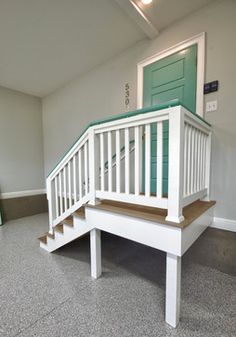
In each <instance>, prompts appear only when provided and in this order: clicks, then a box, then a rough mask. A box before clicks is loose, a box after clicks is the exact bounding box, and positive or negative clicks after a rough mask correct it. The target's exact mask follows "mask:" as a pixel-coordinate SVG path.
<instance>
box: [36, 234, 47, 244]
mask: <svg viewBox="0 0 236 337" xmlns="http://www.w3.org/2000/svg"><path fill="white" fill-rule="evenodd" d="M38 239H39V241H40V242H42V243H44V244H45V245H46V244H47V242H48V241H47V234H45V235H43V236H41V237H40V238H38Z"/></svg>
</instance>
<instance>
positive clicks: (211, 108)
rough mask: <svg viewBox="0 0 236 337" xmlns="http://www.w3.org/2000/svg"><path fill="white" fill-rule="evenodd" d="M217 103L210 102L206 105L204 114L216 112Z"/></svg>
mask: <svg viewBox="0 0 236 337" xmlns="http://www.w3.org/2000/svg"><path fill="white" fill-rule="evenodd" d="M216 110H217V101H211V102H207V103H206V112H211V111H216Z"/></svg>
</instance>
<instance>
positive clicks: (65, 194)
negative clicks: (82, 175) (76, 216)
mask: <svg viewBox="0 0 236 337" xmlns="http://www.w3.org/2000/svg"><path fill="white" fill-rule="evenodd" d="M66 169H67V165H66V166H65V167H64V169H63V192H64V193H63V194H64V212H65V211H66V210H67V175H66Z"/></svg>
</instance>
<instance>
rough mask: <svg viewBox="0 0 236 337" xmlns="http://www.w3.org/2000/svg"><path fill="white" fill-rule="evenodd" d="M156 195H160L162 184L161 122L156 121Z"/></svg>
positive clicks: (159, 196)
mask: <svg viewBox="0 0 236 337" xmlns="http://www.w3.org/2000/svg"><path fill="white" fill-rule="evenodd" d="M156 170H157V173H156V196H157V197H158V198H161V197H162V184H163V123H162V122H158V123H157V163H156Z"/></svg>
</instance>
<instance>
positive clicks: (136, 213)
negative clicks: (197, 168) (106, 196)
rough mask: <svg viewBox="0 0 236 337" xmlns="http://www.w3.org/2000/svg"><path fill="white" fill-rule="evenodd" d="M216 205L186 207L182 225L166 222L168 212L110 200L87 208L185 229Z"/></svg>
mask: <svg viewBox="0 0 236 337" xmlns="http://www.w3.org/2000/svg"><path fill="white" fill-rule="evenodd" d="M214 205H215V201H201V200H197V201H195V202H193V203H192V204H190V205H188V206H186V207H184V209H183V215H184V221H183V222H181V223H175V222H170V221H166V220H165V218H166V216H167V210H166V209H161V208H155V207H147V206H140V205H135V204H128V203H124V202H117V201H110V200H103V201H102V202H101V204H98V205H95V206H92V205H86V207H92V208H96V209H100V210H105V211H109V212H114V213H118V214H122V215H127V216H132V217H136V218H139V219H143V220H149V221H154V222H158V223H162V224H165V225H170V226H174V227H179V228H185V227H187V226H188V225H189V224H191V223H192V222H193V221H194V220H195V219H197V218H198V217H199V216H200V215H202V214H203V213H204V212H206V211H207V210H208V209H209V208H211V207H212V206H214Z"/></svg>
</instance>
